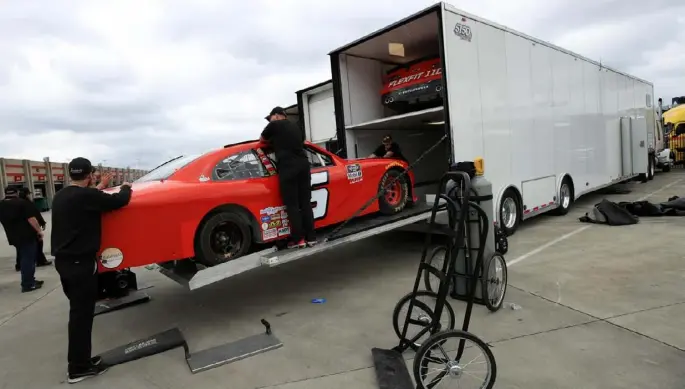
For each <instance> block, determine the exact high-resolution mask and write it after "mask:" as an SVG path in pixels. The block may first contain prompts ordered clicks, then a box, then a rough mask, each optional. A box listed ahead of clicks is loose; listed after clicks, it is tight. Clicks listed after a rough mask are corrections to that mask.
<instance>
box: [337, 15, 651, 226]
mask: <svg viewBox="0 0 685 389" xmlns="http://www.w3.org/2000/svg"><path fill="white" fill-rule="evenodd" d="M329 55H330V59H331V70H332V79H333V94H334V102H335V112H336V121H337V131H338V133H337V136H338V142H339V143H340V147H342V148H344V150H345V152H346V156H347V157H348V158H354V157H357V158H360V157H364V156H367V155H369V154H370V153H371V152H372V151H373V149H374V148H375V147H377V146H378V144H379V143H380V140H381V137H382V136H383V135H385V134H391V135H392V137H393V139H394V140H395V141H396V142H398V143H399V144H400V146H401V148H402V151H403V153H404V154H405V156H406V157H407V158H408V159H409V160H410V161H412V160H413V159H415V158H416V157H418V156H419V155H420V154H421V153H422V152H423V151H424V150H425V149H427V148H428V147H430V145H431V144H434V143H435V142H436V141H438V140H439V139H440V138H441V137H442V136H443V135H445V134H447V135H448V139H449V141H448V142H444V143H443V146H444V148H442V152H441V153H440V152H437V153H433V154H434V155H430V156H427V157H426V159H425V160H424V161H423V162H421V163H420V164H419V165H417V167H416V170H415V175H416V181H417V183H418V185H419V186H421V184H422V183H426V184H428V183H432V182H436V180H437V179H438V178H439V177H440V176H441V174H442V173H443V172H444V171H445V170H446V169H447V168H448V166H449V165H450V164H451V163H454V162H459V161H471V160H473V159H474V158H476V157H483V158H484V161H485V174H486V176H487V177H488V179H489V180H490V181H491V182H492V183H493V194H494V196H495V199H494V208H495V209H494V211H495V212H494V214H495V215H496V216H495V219H496V221H497V222H498V224H499V226H500V227H502V228H503V229H504V230H505V232H507V233H508V234H512V233H513V232H514V231H515V230H516V228H517V227H518V225H519V223H520V222H521V221H522V220H524V219H527V218H530V217H533V216H535V215H539V214H541V213H544V212H547V211H551V210H556V212H558V213H560V214H564V213H566V212H567V211H568V208H569V206H570V205H571V203H572V202H573V201H574V200H576V199H578V198H579V197H580V196H582V195H584V194H586V193H588V192H591V191H594V190H597V189H600V188H602V187H606V186H609V185H612V184H614V183H619V182H622V181H626V180H629V179H632V178H634V177H637V176H640V177H641V178H642V179H643V180H647V179H648V178H650V177H648V176H649V175H650V172H651V171H652V170H653V169H650V167H651V164H652V163H653V159H651V158H648V146H647V144H646V143H647V139H648V136H647V134H648V132H649V133H650V134H654V128H653V127H654V124H655V120H654V117H653V115H654V108H653V105H654V104H653V86H652V84H651V83H650V82H647V81H644V80H641V79H639V78H637V77H634V76H630V75H628V74H625V73H622V72H619V71H617V70H613V69H610V68H608V67H606V66H604V65H602V64H601V63H599V62H595V61H592V60H590V59H587V58H585V57H582V56H580V55H578V54H575V53H572V52H570V51H568V50H565V49H563V48H560V47H557V46H555V45H553V44H550V43H548V42H544V41H542V40H539V39H535V38H533V37H530V36H527V35H525V34H523V33H520V32H517V31H514V30H511V29H509V28H507V27H504V26H501V25H498V24H496V23H493V22H490V21H487V20H484V19H482V18H479V17H477V16H474V15H471V14H468V13H466V12H463V11H461V10H459V9H457V8H455V7H453V6H451V5H449V4H447V3H444V2H441V3H437V4H435V5H433V6H431V7H429V8H427V9H425V10H423V11H421V12H418V13H416V14H414V15H412V16H409V17H407V18H405V19H403V20H401V21H399V22H397V23H394V24H392V25H390V26H388V27H386V28H383V29H381V30H379V31H377V32H375V33H372V34H370V35H368V36H365V37H363V38H361V39H359V40H357V41H354V42H352V43H350V44H348V45H345V46H343V47H341V48H339V49H336V50H334V51H332V52H331V53H329ZM435 56H439V58H440V64H441V68H442V88H443V91H442V105H440V106H438V107H432V108H428V109H423V110H420V111H416V112H409V113H403V114H396V113H395V112H393V111H391V110H389V109H388V108H387V107H385V106H384V105H383V104H382V100H381V94H380V90H381V88H382V86H383V85H382V81H381V80H382V75H383V73H384V72H386V71H388V69H390V68H392V67H396V66H398V65H401V64H406V63H409V62H412V61H415V60H416V59H418V58H425V57H435ZM431 189H432V186H431ZM419 190H420V188H418V189H417V192H419Z"/></svg>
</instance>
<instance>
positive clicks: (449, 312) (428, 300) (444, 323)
mask: <svg viewBox="0 0 685 389" xmlns="http://www.w3.org/2000/svg"><path fill="white" fill-rule="evenodd" d="M437 297H438V296H437V294H435V293H433V292H429V291H426V290H420V291H418V292H416V297H414V294H413V293H409V294H407V295H406V296H404V297H402V298H401V299H400V301H399V302H398V303H397V305H395V310H394V311H393V313H392V326H393V329H394V330H395V334H396V335H397V337H398V338H399V339H400V340H402V330H403V329H404V322H405V320H407V311H409V303H410V302H411V300H412V298H414V305H413V306H412V313H411V316H410V317H409V325H408V326H407V334H406V336H405V338H404V340H406V341H409V340H411V339H412V338H414V337H415V336H416V335H418V333H419V331H421V330H422V329H424V328H426V327H428V326H430V325H431V321H432V318H433V315H434V314H433V312H435V305H436V302H437ZM440 316H441V317H440V328H438V329H437V331H441V330H446V329H449V330H452V329H454V326H455V325H456V319H455V316H454V309H453V308H452V306H451V305H450V304H449V302H447V300H445V306H444V307H443V309H442V315H440ZM430 336H431V332H430V331H427V332H426V333H425V334H423V335H422V336H421V337H420V338H419V339H417V340H416V341H415V342H413V343H412V344H410V345H409V347H411V348H412V349H414V350H416V349H418V348H419V347H420V346H421V344H422V343H423V342H424V341H425V340H426V339H428V338H429V337H430Z"/></svg>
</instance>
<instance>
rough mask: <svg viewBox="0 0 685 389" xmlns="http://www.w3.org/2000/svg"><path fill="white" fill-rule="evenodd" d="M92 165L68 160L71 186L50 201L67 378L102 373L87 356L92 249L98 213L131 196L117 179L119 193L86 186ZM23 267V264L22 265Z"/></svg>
mask: <svg viewBox="0 0 685 389" xmlns="http://www.w3.org/2000/svg"><path fill="white" fill-rule="evenodd" d="M94 171H95V170H94V169H93V165H92V164H91V163H90V161H89V160H87V159H85V158H74V159H73V160H72V161H71V162H69V177H70V178H71V185H69V186H67V187H65V188H63V189H62V190H60V191H59V192H57V193H56V194H55V198H54V199H53V200H52V234H51V243H52V244H51V246H52V255H54V256H55V268H56V270H57V272H58V273H59V278H60V281H61V282H62V290H63V291H64V294H65V295H66V296H67V298H68V299H69V354H68V357H67V359H68V362H69V365H68V382H69V383H70V384H73V383H76V382H79V381H82V380H84V379H86V378H89V377H94V376H96V375H98V374H102V373H104V372H105V371H106V370H107V368H106V367H105V366H103V364H101V362H102V358H100V357H92V356H91V333H92V331H93V316H94V314H95V303H96V302H97V298H98V274H97V262H96V260H97V258H96V256H97V253H98V251H99V250H100V234H101V230H102V225H101V217H102V214H103V213H105V212H108V211H113V210H115V209H119V208H121V207H124V206H125V205H127V204H128V203H129V201H130V200H131V186H130V184H129V183H123V184H122V185H121V189H120V191H119V193H115V194H108V193H105V192H102V191H100V190H99V189H97V188H93V187H91V185H92V183H93V182H94V181H95V175H94ZM22 266H23V265H22Z"/></svg>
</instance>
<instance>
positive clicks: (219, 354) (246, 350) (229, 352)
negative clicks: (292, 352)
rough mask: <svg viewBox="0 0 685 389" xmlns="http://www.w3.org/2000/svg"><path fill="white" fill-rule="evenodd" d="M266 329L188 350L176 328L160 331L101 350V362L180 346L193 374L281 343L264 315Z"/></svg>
mask: <svg viewBox="0 0 685 389" xmlns="http://www.w3.org/2000/svg"><path fill="white" fill-rule="evenodd" d="M262 324H263V325H264V326H265V327H266V333H262V334H258V335H252V336H248V337H247V338H243V339H240V340H238V341H235V342H231V343H227V344H224V345H221V346H217V347H212V348H209V349H206V350H201V351H198V352H196V353H191V352H190V349H189V347H188V342H186V340H185V337H184V336H183V333H181V330H179V329H178V328H172V329H170V330H167V331H164V332H160V333H158V334H155V335H152V336H149V337H147V338H144V339H140V340H136V341H135V342H131V343H128V344H126V345H123V346H119V347H117V348H114V349H112V350H109V351H106V352H104V353H102V354H101V355H100V356H101V357H102V363H104V364H106V365H108V366H114V365H120V364H122V363H126V362H131V361H135V360H137V359H141V358H145V357H149V356H152V355H155V354H160V353H163V352H165V351H169V350H172V349H175V348H178V347H183V350H184V352H185V359H186V362H187V363H188V368H189V369H190V371H191V372H192V373H193V374H195V373H199V372H202V371H206V370H209V369H213V368H215V367H219V366H222V365H225V364H228V363H231V362H235V361H239V360H241V359H245V358H249V357H251V356H254V355H258V354H261V353H265V352H267V351H271V350H275V349H277V348H280V347H282V346H283V343H281V341H280V340H278V338H276V337H275V336H274V335H273V334H272V332H271V325H270V324H269V323H268V322H267V321H266V320H264V319H262Z"/></svg>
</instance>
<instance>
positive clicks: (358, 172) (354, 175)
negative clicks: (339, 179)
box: [346, 163, 364, 184]
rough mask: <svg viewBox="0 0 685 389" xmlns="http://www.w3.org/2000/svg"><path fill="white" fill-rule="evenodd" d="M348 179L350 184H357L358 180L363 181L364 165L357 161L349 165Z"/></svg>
mask: <svg viewBox="0 0 685 389" xmlns="http://www.w3.org/2000/svg"><path fill="white" fill-rule="evenodd" d="M346 167H347V180H348V181H349V182H350V184H356V183H357V182H362V180H363V179H364V177H363V173H362V165H360V164H358V163H355V164H352V165H347V166H346Z"/></svg>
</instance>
